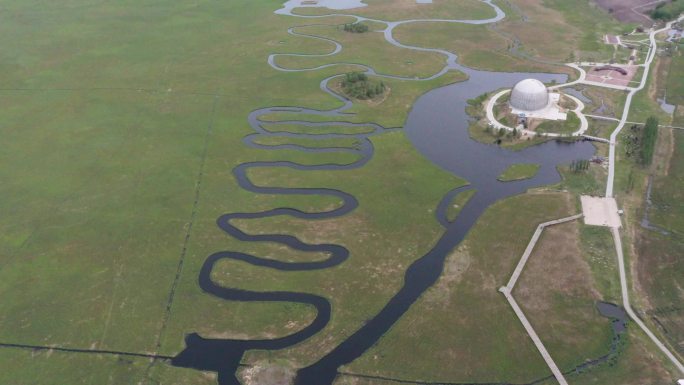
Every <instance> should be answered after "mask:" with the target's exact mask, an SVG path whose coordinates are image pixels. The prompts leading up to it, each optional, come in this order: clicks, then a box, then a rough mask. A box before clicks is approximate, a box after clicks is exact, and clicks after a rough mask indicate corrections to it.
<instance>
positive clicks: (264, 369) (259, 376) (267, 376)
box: [240, 362, 295, 385]
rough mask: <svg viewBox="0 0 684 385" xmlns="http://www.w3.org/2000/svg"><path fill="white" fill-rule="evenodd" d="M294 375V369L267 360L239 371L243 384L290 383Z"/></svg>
mask: <svg viewBox="0 0 684 385" xmlns="http://www.w3.org/2000/svg"><path fill="white" fill-rule="evenodd" d="M294 376H295V371H294V369H292V368H290V367H286V366H280V365H277V364H273V363H267V362H264V363H259V364H256V365H254V366H251V367H249V368H246V369H244V370H242V371H241V372H240V377H241V378H242V383H243V384H245V385H290V384H292V381H293V379H294Z"/></svg>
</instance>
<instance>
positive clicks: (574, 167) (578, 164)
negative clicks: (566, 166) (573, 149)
mask: <svg viewBox="0 0 684 385" xmlns="http://www.w3.org/2000/svg"><path fill="white" fill-rule="evenodd" d="M588 169H589V161H588V160H586V159H580V160H573V161H572V163H570V171H572V172H582V171H587V170H588Z"/></svg>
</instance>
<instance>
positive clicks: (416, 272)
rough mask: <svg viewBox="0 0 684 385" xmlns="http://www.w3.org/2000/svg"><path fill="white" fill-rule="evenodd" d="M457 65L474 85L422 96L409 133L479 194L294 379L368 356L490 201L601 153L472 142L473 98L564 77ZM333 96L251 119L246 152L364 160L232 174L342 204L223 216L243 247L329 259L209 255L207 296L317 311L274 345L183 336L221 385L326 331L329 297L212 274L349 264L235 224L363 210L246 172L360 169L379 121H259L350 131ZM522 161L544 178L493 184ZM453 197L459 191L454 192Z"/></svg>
mask: <svg viewBox="0 0 684 385" xmlns="http://www.w3.org/2000/svg"><path fill="white" fill-rule="evenodd" d="M459 68H460V69H461V70H462V71H464V72H466V73H467V74H468V75H469V80H467V81H465V82H462V83H457V84H453V85H449V86H446V87H442V88H438V89H435V90H432V91H430V92H428V93H426V94H424V95H423V96H422V97H420V98H419V99H418V100H417V101H416V102H415V104H414V105H413V108H412V110H411V112H410V114H409V116H408V118H407V121H406V123H405V126H404V130H405V132H406V135H407V136H408V138H409V139H410V140H411V142H412V143H413V145H414V146H415V147H416V148H417V149H418V150H419V151H420V152H421V153H422V154H423V155H424V156H426V157H427V158H428V159H430V160H431V161H432V162H434V163H435V164H436V165H438V166H439V167H442V168H443V169H445V170H448V171H449V172H451V173H453V174H455V175H457V176H459V177H462V178H464V179H466V180H467V181H468V182H469V183H470V188H474V189H476V190H477V192H476V193H475V194H474V195H473V197H472V198H471V199H470V200H469V201H468V202H467V204H465V205H464V207H463V208H462V210H461V212H460V213H459V215H458V216H457V217H456V219H455V220H454V221H452V222H449V221H446V220H444V219H443V218H445V217H446V215H445V213H444V212H442V211H445V210H446V205H440V208H439V209H438V212H437V216H438V217H440V216H441V217H442V220H440V223H442V224H443V225H444V227H445V230H444V233H443V235H442V236H441V237H440V239H439V240H438V241H437V243H436V244H435V245H434V246H433V248H432V249H431V250H429V251H427V253H426V254H424V255H423V256H416V257H417V259H416V261H415V262H414V263H413V264H411V265H410V266H409V267H408V269H407V270H406V273H405V275H404V285H403V286H402V288H401V289H400V290H399V291H398V292H397V293H396V294H395V295H394V296H393V297H392V298H390V299H389V301H388V302H387V304H386V305H385V307H384V308H383V309H382V310H381V311H380V312H379V313H378V314H376V315H375V316H374V317H372V318H371V319H369V320H368V322H367V323H365V324H364V325H363V326H361V327H360V328H359V329H358V330H356V331H355V332H354V333H353V334H351V335H350V336H349V337H347V339H345V340H344V341H343V342H342V343H340V344H339V345H338V346H337V347H335V348H334V349H333V350H332V351H330V352H328V353H326V354H325V355H324V356H323V357H322V358H321V359H320V360H319V361H318V362H316V363H314V364H313V365H311V366H309V367H306V368H303V369H300V370H299V371H298V373H297V377H296V380H295V382H296V384H299V385H327V384H332V383H333V381H334V379H335V377H336V376H337V375H338V368H339V367H340V366H342V365H344V364H347V363H349V362H351V361H353V360H355V359H356V358H358V357H360V356H361V355H362V354H364V352H366V351H367V350H368V349H369V348H370V347H371V346H373V345H374V344H375V343H376V342H377V341H378V340H379V339H380V337H382V336H383V334H385V333H386V332H387V331H388V330H389V329H390V328H391V327H392V326H393V325H394V324H395V322H397V320H399V319H400V318H401V316H402V315H403V314H404V313H405V312H406V311H407V310H408V309H409V308H410V307H411V305H412V304H413V303H415V302H416V300H418V298H419V297H420V296H421V295H422V294H423V293H424V292H425V291H426V290H427V289H428V288H429V287H431V286H432V285H433V284H434V283H435V282H436V281H437V279H438V278H439V276H440V274H441V273H442V269H443V265H444V260H445V258H446V256H447V255H448V254H449V252H450V251H451V250H452V249H453V248H454V247H456V246H457V245H458V244H459V243H460V242H461V241H462V240H463V239H464V237H465V236H466V234H467V233H468V231H469V230H470V229H471V228H472V226H473V225H474V224H475V222H476V221H477V220H478V218H479V217H480V216H481V215H482V213H483V212H484V211H485V210H486V209H487V208H488V207H489V206H490V205H492V204H493V203H495V202H496V201H498V200H500V199H504V198H507V197H510V196H513V195H516V194H521V193H523V192H525V191H526V190H527V189H529V188H532V187H536V186H542V185H548V184H552V183H556V182H558V181H559V180H560V175H559V173H558V171H557V170H556V167H557V166H558V165H561V164H566V163H569V162H571V161H572V160H575V159H588V158H590V157H591V156H592V155H593V154H594V151H595V149H594V147H593V146H592V145H591V144H590V143H589V142H577V143H572V144H568V143H557V142H553V141H552V142H546V143H543V144H540V145H536V146H533V147H530V148H527V149H524V150H522V151H518V152H514V151H510V150H507V149H503V148H500V147H498V146H495V145H487V144H482V143H479V142H475V141H473V140H472V139H470V137H469V135H468V125H469V117H468V116H467V114H466V113H465V107H466V100H467V99H469V98H473V97H476V96H478V95H480V94H482V93H484V92H491V91H494V90H496V89H499V88H502V87H511V86H513V85H514V84H515V83H516V82H517V81H519V80H522V79H524V78H528V77H535V78H537V79H540V80H542V81H544V82H550V81H552V80H555V81H557V82H563V81H564V80H565V76H564V75H551V74H523V73H496V72H484V71H475V70H471V69H468V68H464V67H460V66H459ZM328 80H329V79H326V80H324V81H323V82H322V83H321V88H322V89H323V90H324V91H326V92H328V93H330V94H332V93H331V92H330V91H329V90H328V89H327V82H328ZM333 95H334V94H333ZM334 96H335V97H337V98H338V99H340V100H343V101H344V106H343V107H341V108H338V109H335V110H331V111H317V110H311V109H306V108H300V107H273V108H264V109H260V110H257V111H254V112H252V113H251V114H250V116H249V123H250V125H251V127H252V128H253V129H254V131H255V134H253V135H250V136H248V137H246V138H245V143H246V144H247V145H249V146H254V147H260V148H269V149H274V150H276V149H277V148H295V149H298V150H302V151H314V152H316V151H318V152H324V151H328V152H330V151H348V152H354V153H356V154H358V155H359V158H358V160H357V161H356V162H354V163H351V164H347V165H337V164H323V165H313V166H311V165H299V164H296V163H292V162H250V163H245V164H241V165H239V166H237V167H236V168H235V169H234V170H233V172H234V175H235V177H236V179H237V180H238V182H239V184H240V186H241V187H242V188H244V189H246V190H249V191H252V192H254V193H267V194H298V195H332V196H335V197H338V198H340V199H341V200H342V202H343V204H342V205H341V206H340V207H338V208H336V209H333V210H331V211H328V212H320V213H305V212H301V211H298V210H295V209H291V208H276V209H273V210H269V211H265V212H259V213H230V214H225V215H223V216H221V217H220V218H219V219H218V221H217V224H218V226H219V227H220V228H221V229H223V230H224V231H225V232H226V233H227V234H229V235H231V236H233V237H235V238H237V239H240V240H243V241H250V242H266V241H267V242H277V243H281V244H284V245H287V246H289V247H291V248H293V249H296V250H301V251H307V252H311V251H317V252H326V253H327V254H328V255H329V258H327V259H325V260H323V261H316V262H303V263H289V262H280V261H277V260H273V259H267V258H262V257H257V256H252V255H248V254H244V253H239V252H233V251H223V252H219V253H216V254H213V255H211V256H210V257H209V258H208V259H207V260H206V261H205V263H204V265H203V267H202V270H201V273H200V277H199V285H200V287H201V288H202V290H204V291H205V292H207V293H209V294H211V295H214V296H216V297H219V298H222V299H225V300H230V301H276V302H294V303H301V304H307V305H311V306H313V307H315V308H316V310H317V316H316V318H315V319H314V321H313V322H312V323H311V324H309V325H308V326H307V327H305V328H304V329H301V330H299V331H298V332H296V333H293V334H291V335H289V336H285V337H282V338H276V339H260V340H234V339H207V338H203V337H201V336H199V335H198V334H195V333H193V334H190V335H188V336H187V337H186V349H185V350H183V351H182V352H181V353H179V354H178V355H177V356H176V357H175V358H174V359H173V361H172V362H173V364H174V365H176V366H181V367H190V368H196V369H201V370H209V371H214V372H217V373H218V374H219V383H220V384H222V385H227V384H231V385H236V384H239V382H238V380H237V379H236V377H235V372H236V371H237V369H238V368H239V366H240V361H241V359H242V356H243V354H244V353H245V352H246V351H248V350H253V349H263V350H278V349H284V348H287V347H290V346H293V345H295V344H297V343H300V342H302V341H305V340H306V339H308V338H310V337H311V336H313V335H315V334H316V333H318V332H320V331H321V330H323V329H324V328H325V326H326V325H327V323H328V321H329V320H330V316H331V306H330V302H329V301H328V300H327V299H326V298H323V297H320V296H317V295H313V294H308V293H297V292H254V291H248V290H242V289H237V288H226V287H222V286H219V285H217V284H215V283H214V282H213V281H212V280H211V277H210V274H211V271H212V269H213V267H214V265H215V263H216V262H218V261H219V260H221V259H234V260H239V261H242V262H245V263H250V264H252V265H256V266H260V267H263V268H268V269H278V270H286V271H301V270H316V269H325V268H328V267H332V266H335V265H337V264H340V263H344V262H345V260H346V259H347V257H348V255H349V252H348V250H346V249H345V248H344V247H342V246H339V245H334V244H328V245H309V244H305V243H303V242H301V241H299V240H298V239H297V238H295V237H291V236H287V235H279V234H271V235H249V234H246V233H244V232H242V231H241V230H239V229H238V228H237V227H235V226H233V225H232V224H231V220H232V219H238V218H266V217H272V216H279V215H289V216H293V217H297V218H303V219H309V220H316V219H324V218H333V217H338V216H341V215H344V214H347V213H349V212H351V211H352V210H354V209H355V208H356V207H357V205H358V202H357V200H356V199H355V198H354V197H353V196H351V195H350V194H348V193H345V192H343V191H338V190H332V189H326V188H285V187H261V186H256V185H254V184H253V183H252V182H251V181H250V180H249V179H248V178H247V176H246V172H247V170H248V169H249V168H256V167H284V168H291V169H297V170H321V169H324V170H331V171H334V170H342V169H354V168H358V167H361V166H363V165H364V164H365V163H366V162H367V161H368V160H369V159H370V158H371V157H372V156H373V145H372V142H371V141H370V137H372V136H373V135H377V134H382V133H383V132H386V130H385V129H384V128H383V127H381V126H378V125H376V124H372V123H370V124H359V125H363V126H370V127H371V128H372V129H373V131H372V132H370V133H367V134H325V135H316V134H294V133H284V132H275V130H272V127H271V125H268V126H267V125H266V124H264V123H262V122H261V121H260V120H259V117H260V116H262V115H265V114H270V113H273V112H283V111H285V112H296V113H300V114H302V113H303V114H309V115H312V117H313V116H315V115H325V116H330V117H335V119H338V120H339V122H328V123H313V122H302V121H299V122H297V123H300V124H305V125H308V126H313V127H316V126H325V125H333V124H334V125H351V124H348V123H343V122H345V121H347V120H349V119H350V118H349V116H348V115H347V114H345V113H344V110H345V109H346V108H348V107H349V102H348V101H346V100H344V99H343V98H340V97H339V96H337V95H334ZM286 123H292V122H290V121H282V122H279V123H276V126H277V124H286ZM266 127H268V129H267V128H266ZM259 135H266V136H290V137H302V138H303V137H306V138H314V139H315V138H330V137H336V136H346V137H355V138H356V139H357V140H358V142H359V143H360V145H359V146H358V148H354V149H340V148H327V149H320V148H316V149H315V148H306V147H301V146H295V145H279V146H265V145H259V144H256V143H255V142H254V138H255V136H259ZM516 163H538V164H540V165H541V168H540V169H539V172H538V173H537V175H535V176H534V177H533V178H531V179H526V180H522V181H514V182H500V181H498V180H497V179H496V178H497V176H499V175H500V174H501V173H502V172H503V171H504V170H505V169H506V168H508V167H509V166H510V165H513V164H516ZM387 172H392V170H387ZM451 194H452V195H453V192H452V193H451ZM438 203H439V202H435V205H436V206H437V204H438Z"/></svg>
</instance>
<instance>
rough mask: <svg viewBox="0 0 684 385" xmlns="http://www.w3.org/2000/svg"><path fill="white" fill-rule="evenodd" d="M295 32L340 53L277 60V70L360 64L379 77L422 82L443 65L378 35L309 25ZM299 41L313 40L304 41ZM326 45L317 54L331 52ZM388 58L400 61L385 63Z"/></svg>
mask: <svg viewBox="0 0 684 385" xmlns="http://www.w3.org/2000/svg"><path fill="white" fill-rule="evenodd" d="M312 24H313V22H312ZM295 31H296V32H298V33H303V34H308V35H315V36H321V37H325V38H328V39H332V40H335V41H337V42H339V43H340V44H342V51H341V52H339V53H338V54H337V55H332V56H324V57H316V56H308V57H303V56H280V57H278V58H277V59H276V64H278V65H279V66H281V67H285V68H312V67H317V66H320V65H324V64H330V63H361V64H364V65H367V66H369V67H372V68H373V69H375V70H376V71H377V72H378V73H381V74H392V75H396V76H403V77H410V78H414V77H420V78H425V77H428V76H431V75H433V74H435V73H437V72H439V71H440V70H441V69H442V67H444V64H445V63H444V61H445V58H444V56H443V55H440V54H437V53H434V52H419V51H413V50H407V49H403V48H399V47H395V46H393V45H391V44H388V43H387V42H386V41H385V38H384V36H383V34H382V33H379V32H367V33H348V32H345V31H344V30H342V28H341V27H340V26H339V25H313V26H309V27H299V28H297V29H295ZM301 39H306V40H313V39H310V38H306V37H301ZM328 44H329V47H328V48H326V49H324V50H321V51H320V53H327V52H330V51H332V49H333V45H332V44H331V43H328ZM388 57H394V58H401V60H393V61H389V60H387V58H388Z"/></svg>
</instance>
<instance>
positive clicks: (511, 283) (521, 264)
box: [499, 214, 582, 385]
mask: <svg viewBox="0 0 684 385" xmlns="http://www.w3.org/2000/svg"><path fill="white" fill-rule="evenodd" d="M581 217H582V214H577V215H573V216H571V217H567V218H561V219H556V220H553V221H549V222H544V223H542V224H540V225H539V226H537V229H536V230H535V232H534V234H533V235H532V239H531V240H530V243H528V244H527V248H526V249H525V252H524V253H523V255H522V258H520V261H518V265H517V266H516V267H515V270H514V271H513V275H511V278H510V279H509V280H508V284H507V285H506V286H502V287H501V288H500V289H499V291H500V292H501V293H503V295H504V296H505V297H506V300H508V303H509V304H510V305H511V307H512V308H513V311H514V312H515V315H516V316H518V319H519V320H520V323H522V325H523V327H524V328H525V331H526V332H527V334H528V335H529V336H530V338H531V339H532V342H534V345H535V346H536V347H537V350H539V354H541V356H542V358H543V359H544V361H545V362H546V365H547V366H548V367H549V369H551V373H553V376H554V377H556V381H558V383H559V384H561V385H568V382H567V381H566V380H565V377H564V376H563V373H562V372H561V371H560V369H558V366H557V365H556V363H555V362H554V361H553V358H551V355H550V354H549V352H548V351H547V350H546V347H544V344H543V343H542V341H541V339H540V338H539V336H538V335H537V332H535V331H534V328H533V327H532V324H530V322H529V321H528V320H527V317H525V313H524V312H523V311H522V309H521V308H520V306H518V303H517V302H516V301H515V298H513V288H514V287H515V283H516V282H517V281H518V278H520V274H522V271H523V269H524V268H525V265H526V264H527V260H528V259H529V258H530V255H531V254H532V250H534V246H535V245H536V244H537V242H538V241H539V237H541V234H542V232H543V231H544V229H545V228H546V227H548V226H553V225H558V224H561V223H565V222H570V221H574V220H576V219H579V218H581Z"/></svg>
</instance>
